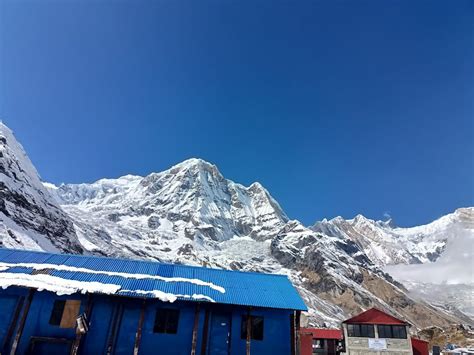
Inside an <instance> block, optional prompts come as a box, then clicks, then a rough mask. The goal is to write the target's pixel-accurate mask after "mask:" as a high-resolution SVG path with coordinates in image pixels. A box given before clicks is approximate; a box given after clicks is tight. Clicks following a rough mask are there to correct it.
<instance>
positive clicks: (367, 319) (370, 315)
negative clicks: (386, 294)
mask: <svg viewBox="0 0 474 355" xmlns="http://www.w3.org/2000/svg"><path fill="white" fill-rule="evenodd" d="M344 323H348V324H349V323H359V324H385V325H397V324H403V325H406V324H408V323H407V322H405V321H403V320H401V319H398V318H395V317H393V316H391V315H390V314H387V313H385V312H382V311H381V310H379V309H377V308H371V309H369V310H367V311H365V312H362V313H360V314H358V315H356V316H355V317H352V318H349V319H348V320H346V321H344Z"/></svg>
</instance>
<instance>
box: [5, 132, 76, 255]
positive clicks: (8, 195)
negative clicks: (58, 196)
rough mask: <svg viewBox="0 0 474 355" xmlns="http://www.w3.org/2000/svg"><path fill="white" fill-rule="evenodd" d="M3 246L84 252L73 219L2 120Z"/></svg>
mask: <svg viewBox="0 0 474 355" xmlns="http://www.w3.org/2000/svg"><path fill="white" fill-rule="evenodd" d="M0 245H1V246H3V247H10V248H28V249H40V250H41V249H42V250H49V251H54V250H60V251H64V252H70V253H81V252H82V251H83V249H82V247H81V245H80V243H79V241H78V239H77V237H76V233H75V231H74V226H73V223H72V221H71V219H70V218H69V217H68V216H67V215H66V214H65V213H64V212H63V210H62V209H61V207H59V205H58V203H57V202H56V201H55V200H54V199H53V198H52V197H51V195H50V193H49V192H48V191H47V190H46V188H45V187H44V186H43V184H42V183H41V182H40V179H39V176H38V173H37V172H36V169H35V168H34V167H33V165H32V164H31V162H30V160H29V159H28V157H27V155H26V153H25V151H24V150H23V147H22V146H21V145H20V144H19V143H18V142H17V141H16V140H15V137H14V136H13V134H12V132H11V131H10V130H9V129H8V128H7V127H6V126H5V125H3V124H1V123H0Z"/></svg>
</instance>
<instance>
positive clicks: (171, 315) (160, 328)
mask: <svg viewBox="0 0 474 355" xmlns="http://www.w3.org/2000/svg"><path fill="white" fill-rule="evenodd" d="M179 318H180V311H179V309H176V308H158V309H157V310H156V313H155V322H154V323H153V333H158V334H177V333H178V327H179Z"/></svg>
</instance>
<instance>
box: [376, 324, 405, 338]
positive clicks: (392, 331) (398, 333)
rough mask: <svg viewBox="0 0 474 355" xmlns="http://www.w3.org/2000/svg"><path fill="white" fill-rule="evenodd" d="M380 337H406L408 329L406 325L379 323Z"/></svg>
mask: <svg viewBox="0 0 474 355" xmlns="http://www.w3.org/2000/svg"><path fill="white" fill-rule="evenodd" d="M377 328H378V331H379V338H392V339H406V338H407V329H406V327H405V326H404V325H378V326H377Z"/></svg>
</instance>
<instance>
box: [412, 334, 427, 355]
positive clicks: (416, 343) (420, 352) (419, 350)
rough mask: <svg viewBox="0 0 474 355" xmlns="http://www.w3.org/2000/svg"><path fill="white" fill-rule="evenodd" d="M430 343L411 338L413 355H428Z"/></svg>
mask: <svg viewBox="0 0 474 355" xmlns="http://www.w3.org/2000/svg"><path fill="white" fill-rule="evenodd" d="M429 345H430V343H429V342H427V341H426V340H421V339H417V338H411V346H412V347H413V355H428V354H429V353H430V346H429Z"/></svg>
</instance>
